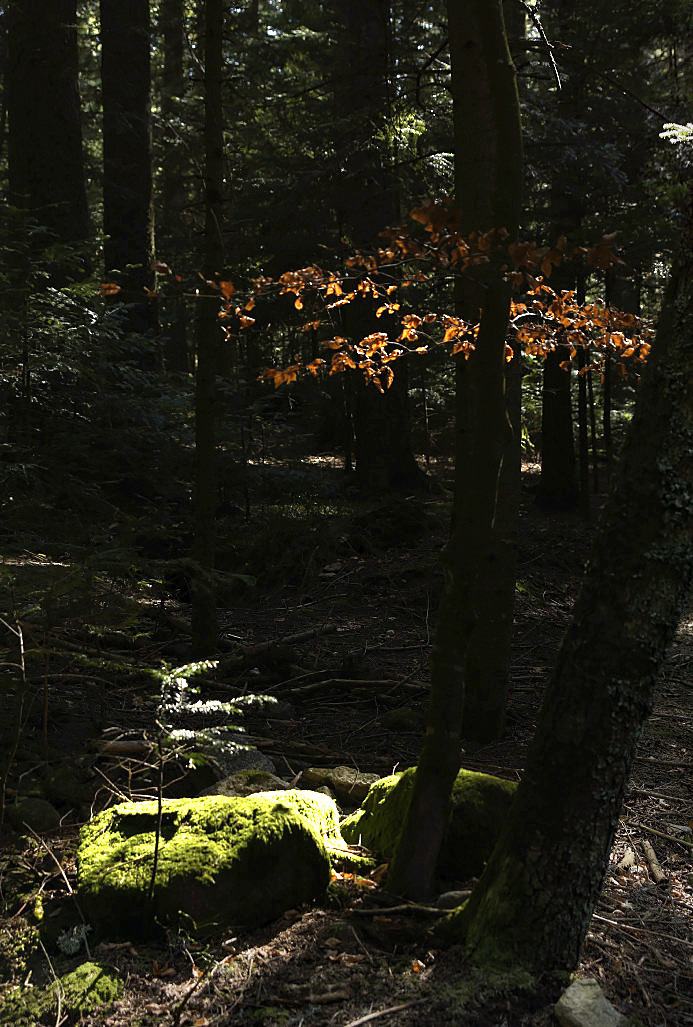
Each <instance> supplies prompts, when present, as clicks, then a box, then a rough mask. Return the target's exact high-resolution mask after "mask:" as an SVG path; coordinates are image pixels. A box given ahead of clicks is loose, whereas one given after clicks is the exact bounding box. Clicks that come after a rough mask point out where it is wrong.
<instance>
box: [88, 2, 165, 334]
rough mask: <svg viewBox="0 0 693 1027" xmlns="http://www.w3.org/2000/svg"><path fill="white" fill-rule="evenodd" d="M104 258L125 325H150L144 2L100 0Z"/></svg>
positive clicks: (146, 15)
mask: <svg viewBox="0 0 693 1027" xmlns="http://www.w3.org/2000/svg"><path fill="white" fill-rule="evenodd" d="M100 9H101V87H102V94H103V230H104V235H105V240H104V263H105V266H106V272H107V274H108V275H109V276H112V277H113V278H114V280H115V281H116V282H117V284H118V285H120V286H121V289H122V292H121V293H120V295H119V298H120V299H122V300H124V301H125V303H126V304H127V310H128V315H129V317H128V320H129V324H128V327H130V328H131V329H132V330H135V331H146V330H148V329H150V328H152V327H153V326H154V323H155V314H154V307H153V305H152V304H151V303H150V302H148V301H147V299H146V293H145V290H146V289H151V288H152V286H153V284H154V277H153V272H152V271H151V263H152V260H153V257H154V219H153V213H152V137H151V119H150V84H151V81H150V60H149V2H148V0H101V4H100Z"/></svg>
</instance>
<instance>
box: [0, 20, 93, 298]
mask: <svg viewBox="0 0 693 1027" xmlns="http://www.w3.org/2000/svg"><path fill="white" fill-rule="evenodd" d="M76 8H77V5H76V3H75V0H50V2H39V0H22V2H21V3H19V2H13V3H11V4H10V6H9V8H8V11H7V26H8V55H7V71H6V78H5V88H6V97H5V102H6V104H7V113H8V123H9V137H8V171H9V199H10V203H12V204H13V205H15V206H17V207H20V208H24V209H26V210H29V211H31V212H32V215H33V217H34V218H35V219H36V222H37V223H38V225H40V226H41V227H42V229H43V232H39V234H38V236H36V233H33V238H34V239H36V238H38V240H39V243H40V245H42V246H48V245H52V244H55V243H67V244H71V245H74V244H77V245H78V244H80V243H82V242H84V241H85V240H86V238H87V235H88V232H89V215H88V210H87V197H86V191H85V187H84V165H83V160H82V128H81V121H80V97H79V83H78V53H77V24H76V22H77V14H76ZM51 269H52V271H53V274H54V282H55V284H63V283H64V280H65V278H66V277H78V276H79V273H80V270H81V271H83V270H84V267H83V266H82V267H81V268H80V266H79V263H78V262H75V261H74V260H70V259H64V260H60V259H58V260H57V261H54V262H53V264H52V268H51Z"/></svg>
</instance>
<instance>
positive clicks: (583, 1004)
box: [554, 977, 627, 1027]
mask: <svg viewBox="0 0 693 1027" xmlns="http://www.w3.org/2000/svg"><path fill="white" fill-rule="evenodd" d="M554 1013H555V1014H556V1019H557V1020H558V1022H559V1024H560V1025H561V1027H625V1024H626V1023H627V1020H626V1017H625V1016H622V1015H621V1013H619V1012H617V1010H616V1009H614V1007H613V1006H612V1005H611V1003H610V1002H609V1000H608V999H607V998H606V997H605V996H604V994H603V992H602V990H601V988H600V987H599V985H598V984H597V982H596V981H595V980H594V979H593V978H591V977H584V978H580V980H577V981H573V983H572V984H571V985H570V987H569V988H566V990H565V991H564V992H563V994H562V995H561V997H560V998H559V1000H558V1002H557V1003H556V1005H555V1006H554Z"/></svg>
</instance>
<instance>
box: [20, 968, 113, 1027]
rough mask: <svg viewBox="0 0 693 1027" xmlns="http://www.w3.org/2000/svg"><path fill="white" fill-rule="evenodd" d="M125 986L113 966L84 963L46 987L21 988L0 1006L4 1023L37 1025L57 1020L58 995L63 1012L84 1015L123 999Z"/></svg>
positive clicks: (31, 1026)
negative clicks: (41, 988) (39, 988)
mask: <svg viewBox="0 0 693 1027" xmlns="http://www.w3.org/2000/svg"><path fill="white" fill-rule="evenodd" d="M122 991H123V985H122V982H121V981H120V979H119V978H118V976H117V975H116V974H115V973H114V971H113V970H112V969H110V968H109V967H106V966H102V965H101V964H100V963H90V962H89V963H82V964H81V966H78V967H77V968H76V969H75V970H72V971H71V973H68V974H65V975H64V976H63V977H61V978H59V980H58V981H57V982H56V981H54V982H53V983H52V984H51V985H49V986H48V987H47V988H46V989H45V990H42V991H41V990H37V989H34V988H20V989H18V990H17V991H16V992H14V993H13V994H12V995H10V997H9V998H7V999H6V1000H5V1001H4V1002H3V1003H2V1005H0V1023H3V1024H7V1025H8V1027H10V1025H11V1027H36V1025H37V1024H41V1023H54V1022H55V1014H56V1012H57V1009H58V996H60V1004H61V1010H62V1013H63V1015H64V1014H65V1013H71V1014H73V1015H74V1016H77V1015H79V1016H82V1015H84V1014H85V1013H91V1012H93V1011H94V1010H95V1009H98V1008H99V1006H103V1005H107V1004H110V1003H111V1002H115V1001H117V999H119V998H120V996H121V994H122Z"/></svg>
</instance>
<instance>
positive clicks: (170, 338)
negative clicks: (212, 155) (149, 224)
mask: <svg viewBox="0 0 693 1027" xmlns="http://www.w3.org/2000/svg"><path fill="white" fill-rule="evenodd" d="M159 32H160V34H161V37H162V41H163V51H164V66H163V70H162V75H161V121H162V126H163V128H162V137H163V138H162V142H163V148H162V153H161V161H162V164H161V185H160V198H159V204H158V208H157V216H156V223H157V249H158V251H159V253H160V254H161V257H162V258H163V259H164V260H165V262H166V263H167V264H169V265H170V266H171V267H173V268H177V267H178V264H179V261H180V259H181V258H182V257H183V256H184V255H185V253H186V251H187V250H188V248H189V244H190V240H189V238H188V233H187V232H184V231H182V230H181V226H182V224H183V221H182V213H183V209H184V207H185V203H186V195H185V179H184V177H183V167H184V165H183V161H182V159H181V152H180V145H179V142H180V135H181V133H180V131H179V127H178V126H179V123H180V122H181V121H182V115H183V111H182V101H183V99H184V95H185V91H186V79H185V60H184V54H185V48H184V43H185V4H184V2H183V0H162V2H161V4H160V7H159ZM164 302H165V306H164V309H163V310H162V315H163V317H162V320H164V319H165V322H166V324H165V328H164V359H165V361H166V369H167V371H169V372H172V373H174V374H176V373H178V374H186V373H187V372H188V371H189V356H188V340H187V310H186V305H185V299H184V298H183V297H182V296H181V295H176V296H173V297H167V299H166V300H165V301H164ZM162 305H163V304H162Z"/></svg>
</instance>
